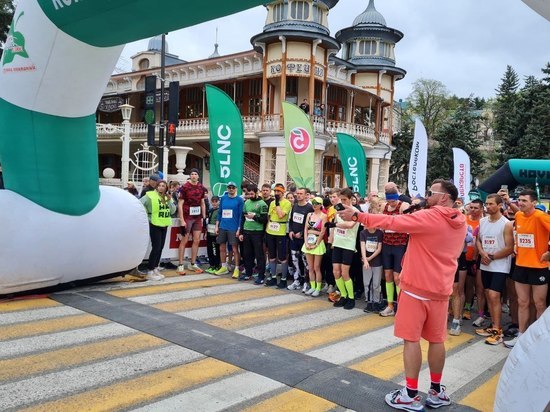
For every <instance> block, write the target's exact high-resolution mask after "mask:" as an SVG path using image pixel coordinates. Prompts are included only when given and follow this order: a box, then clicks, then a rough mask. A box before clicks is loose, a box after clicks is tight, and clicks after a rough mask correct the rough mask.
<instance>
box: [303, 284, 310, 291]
mask: <svg viewBox="0 0 550 412" xmlns="http://www.w3.org/2000/svg"><path fill="white" fill-rule="evenodd" d="M308 290H309V285H308V284H307V282H304V287H303V288H302V293H306V292H307V291H308Z"/></svg>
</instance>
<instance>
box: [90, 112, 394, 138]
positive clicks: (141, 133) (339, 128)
mask: <svg viewBox="0 0 550 412" xmlns="http://www.w3.org/2000/svg"><path fill="white" fill-rule="evenodd" d="M242 119H243V126H244V132H245V133H247V134H251V133H259V132H277V131H280V130H282V125H283V123H282V116H281V115H280V114H272V115H267V116H264V118H263V126H262V117H261V116H243V117H242ZM147 127H148V126H147V124H145V123H132V124H131V125H130V134H131V136H132V138H134V139H136V138H137V139H140V138H145V137H146V136H147ZM156 129H157V130H156V133H157V134H158V125H157V126H156ZM313 129H314V131H315V132H316V133H317V134H330V135H333V136H335V135H336V133H347V134H349V135H351V136H354V137H355V138H357V139H358V140H359V141H360V142H362V143H364V144H366V145H374V144H376V135H375V133H374V128H373V127H372V126H371V125H364V124H356V123H347V122H341V121H335V120H325V119H324V118H323V117H321V116H314V119H313ZM121 130H122V125H120V124H103V123H97V124H96V131H97V137H98V140H100V141H101V140H108V139H113V137H115V136H116V135H119V134H121ZM176 134H177V136H178V138H184V137H185V136H189V137H191V136H197V135H204V136H205V137H207V136H208V135H209V123H208V118H195V119H181V120H179V122H178V127H177V129H176ZM380 141H381V142H383V143H386V144H390V142H391V139H390V135H389V133H380Z"/></svg>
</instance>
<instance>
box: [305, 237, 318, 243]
mask: <svg viewBox="0 0 550 412" xmlns="http://www.w3.org/2000/svg"><path fill="white" fill-rule="evenodd" d="M316 242H317V235H307V244H308V245H314V244H315V243H316Z"/></svg>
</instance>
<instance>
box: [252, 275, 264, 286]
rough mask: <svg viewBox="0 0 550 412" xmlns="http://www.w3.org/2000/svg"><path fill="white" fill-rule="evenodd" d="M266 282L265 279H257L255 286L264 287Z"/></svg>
mask: <svg viewBox="0 0 550 412" xmlns="http://www.w3.org/2000/svg"><path fill="white" fill-rule="evenodd" d="M264 282H265V279H264V278H260V277H257V278H256V280H254V284H255V285H263V284H264Z"/></svg>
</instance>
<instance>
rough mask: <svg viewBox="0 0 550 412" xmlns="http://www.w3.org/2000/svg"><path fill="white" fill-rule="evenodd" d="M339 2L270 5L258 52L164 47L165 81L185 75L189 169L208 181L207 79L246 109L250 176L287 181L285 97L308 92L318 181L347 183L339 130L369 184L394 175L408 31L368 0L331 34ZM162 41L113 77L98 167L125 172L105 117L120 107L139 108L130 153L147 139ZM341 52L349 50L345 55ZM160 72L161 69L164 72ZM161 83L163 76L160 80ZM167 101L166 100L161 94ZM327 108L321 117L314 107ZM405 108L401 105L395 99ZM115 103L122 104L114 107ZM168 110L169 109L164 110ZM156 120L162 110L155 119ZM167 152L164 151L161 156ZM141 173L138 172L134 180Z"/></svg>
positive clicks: (182, 127) (181, 131)
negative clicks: (148, 89) (150, 88)
mask: <svg viewBox="0 0 550 412" xmlns="http://www.w3.org/2000/svg"><path fill="white" fill-rule="evenodd" d="M337 3H338V0H277V1H273V2H271V3H269V4H268V5H267V19H266V23H265V26H264V28H263V31H262V33H259V34H257V35H255V36H253V37H252V39H251V43H252V46H253V50H249V51H244V52H242V53H236V54H231V55H225V56H220V55H219V54H218V51H217V44H216V49H215V52H214V53H213V54H212V55H211V56H210V57H209V58H207V59H205V60H199V61H193V62H185V61H183V60H180V59H178V57H177V56H174V55H170V54H166V56H167V58H166V73H165V80H166V81H179V83H180V96H179V97H180V106H179V117H180V120H179V124H178V127H177V145H178V146H188V147H191V148H192V150H191V151H190V152H189V154H188V156H187V169H189V168H192V167H196V168H199V170H203V181H205V183H207V184H208V183H209V175H208V168H209V155H210V153H209V135H208V113H207V107H206V101H205V91H204V85H205V84H207V83H209V84H213V85H215V86H217V87H219V88H221V89H222V90H224V91H225V92H226V93H227V94H228V95H229V96H231V97H232V98H233V100H234V101H235V103H236V105H237V106H238V107H239V109H240V111H241V114H242V117H243V123H244V128H245V173H244V174H245V179H248V180H250V181H253V182H257V183H260V184H262V183H264V182H268V183H273V182H286V181H287V180H288V176H287V170H286V153H285V142H284V135H283V130H282V129H283V124H282V110H281V102H282V101H289V102H292V103H296V104H300V103H301V102H303V100H304V99H307V100H308V102H309V104H310V108H311V109H310V112H311V113H310V114H311V115H310V119H311V121H312V124H313V126H314V130H315V133H316V136H315V137H316V140H315V149H316V156H315V162H316V187H318V188H319V189H320V188H325V187H342V186H344V185H345V182H344V176H343V172H342V166H341V164H340V161H339V157H338V151H337V148H336V137H335V134H336V133H337V132H343V133H348V134H351V135H353V136H355V137H356V138H357V139H358V140H359V141H360V142H361V144H362V145H363V148H364V151H365V155H366V157H367V164H368V182H367V183H368V184H367V187H368V188H369V190H379V189H381V188H382V186H383V185H384V184H385V183H386V182H387V178H388V173H389V162H390V158H391V151H392V146H391V135H392V134H393V133H394V132H395V131H396V127H398V124H399V122H398V119H396V116H398V113H399V111H398V107H396V108H395V110H394V99H393V96H394V89H395V82H396V81H397V80H399V79H401V78H403V77H404V76H405V73H406V72H405V71H404V70H403V69H400V68H398V67H396V65H395V54H394V49H395V44H396V43H397V42H398V41H399V40H401V38H402V37H403V34H402V33H401V32H400V31H398V30H395V29H392V28H389V27H387V25H386V21H385V19H384V17H383V16H382V15H381V14H380V13H379V12H378V11H377V10H376V9H375V6H374V0H370V1H369V4H368V6H367V8H366V10H365V11H364V12H363V13H361V14H360V15H359V16H357V18H356V19H355V20H354V22H353V25H352V26H350V27H348V28H345V29H343V30H340V31H339V32H338V33H337V34H336V36H335V38H333V37H331V36H330V33H329V29H328V15H329V11H330V9H331V8H333V7H334V6H336V4H337ZM159 49H160V43H159V40H158V38H153V39H151V41H150V42H149V47H148V50H147V51H145V52H141V53H138V54H136V55H135V56H132V71H131V72H128V73H121V74H117V75H114V76H112V78H111V80H110V81H109V83H108V84H107V88H106V90H105V94H104V99H103V100H102V103H101V104H100V106H99V108H98V112H97V119H98V120H97V121H98V144H99V160H100V170H103V168H105V167H111V168H113V169H114V170H115V174H116V176H120V160H121V156H120V153H121V147H120V139H119V137H118V135H116V134H114V133H112V132H110V130H112V128H111V127H110V126H108V125H106V124H117V123H120V122H121V121H122V117H121V114H120V112H119V111H116V107H117V104H121V103H123V102H128V103H129V104H131V105H132V106H134V108H135V109H134V110H133V112H132V118H131V120H130V122H131V125H130V137H131V139H132V143H131V147H130V153H134V152H136V151H138V150H139V149H140V148H141V146H142V145H143V143H144V142H145V141H146V130H147V126H146V125H145V123H143V120H144V119H143V116H144V109H143V107H144V83H145V77H146V76H150V75H157V76H159V75H160V50H159ZM340 51H341V57H337V54H338V53H339V52H340ZM159 77H160V76H159ZM158 87H159V88H160V80H159V83H158ZM157 100H158V102H159V104H158V105H157V106H159V107H160V100H163V101H164V103H163V104H165V105H167V103H166V97H165V98H164V99H161V98H160V95H158V98H157ZM320 105H324V107H325V110H324V112H323V113H321V114H320V115H318V114H317V115H314V113H313V111H314V107H316V106H317V107H319V106H320ZM396 106H398V104H396ZM110 110H115V111H111V112H109V111H110ZM164 112H165V113H167V110H165V111H164ZM157 118H158V117H157ZM161 157H162V156H161ZM164 157H165V158H166V159H167V160H168V162H167V163H168V164H167V172H168V173H169V174H171V175H173V174H175V173H176V165H175V163H176V160H175V156H174V155H172V150H170V151H169V150H168V149H165V150H164ZM139 177H140V176H139V175H137V174H134V179H138V178H139Z"/></svg>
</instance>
